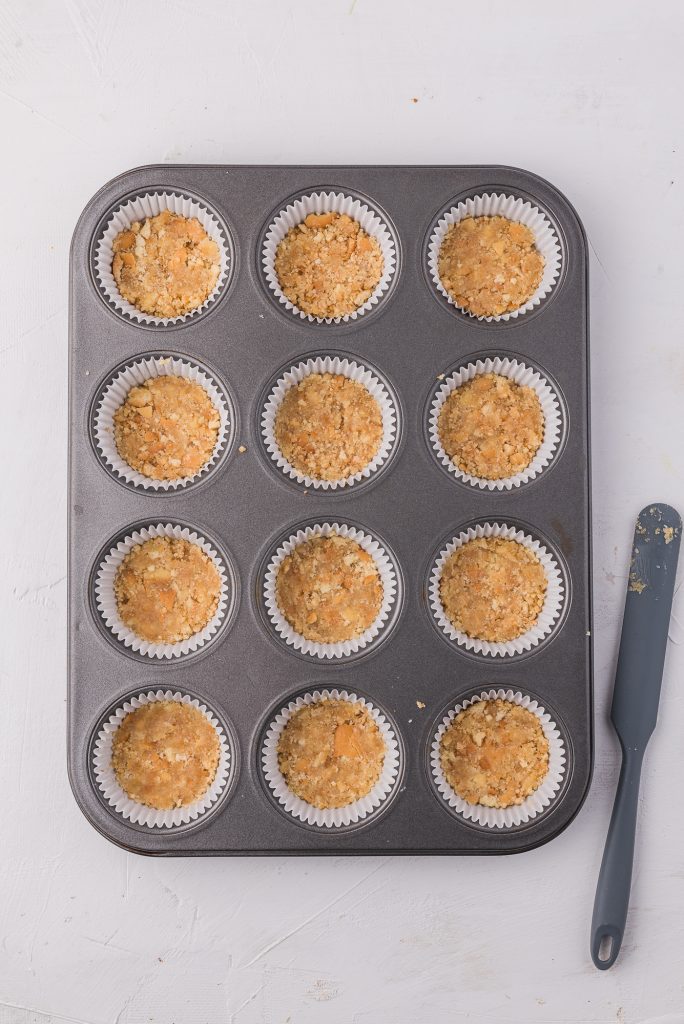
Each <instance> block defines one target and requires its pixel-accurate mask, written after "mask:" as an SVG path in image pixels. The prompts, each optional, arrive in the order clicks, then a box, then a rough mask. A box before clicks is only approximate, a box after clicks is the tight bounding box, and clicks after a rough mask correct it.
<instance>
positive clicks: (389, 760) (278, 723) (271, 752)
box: [260, 690, 401, 829]
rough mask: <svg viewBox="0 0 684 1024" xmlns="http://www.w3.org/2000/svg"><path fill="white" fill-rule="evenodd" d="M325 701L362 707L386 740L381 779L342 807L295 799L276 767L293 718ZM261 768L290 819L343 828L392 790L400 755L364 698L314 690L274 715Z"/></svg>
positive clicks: (371, 811)
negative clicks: (283, 739)
mask: <svg viewBox="0 0 684 1024" xmlns="http://www.w3.org/2000/svg"><path fill="white" fill-rule="evenodd" d="M324 700H346V701H350V702H352V703H360V704H363V706H364V708H365V709H366V710H367V711H368V713H369V714H370V716H371V718H372V719H373V721H374V722H375V724H376V725H377V727H378V729H379V730H380V732H381V734H382V737H383V739H384V741H385V760H384V763H383V767H382V771H381V773H380V778H379V779H378V781H377V782H376V783H375V785H374V786H373V788H372V789H371V791H370V792H369V793H367V794H366V796H364V797H361V798H360V799H359V800H355V801H354V802H353V803H350V804H347V805H346V806H345V807H328V808H325V809H322V808H319V807H314V805H313V804H310V803H307V802H306V801H305V800H302V799H301V797H298V796H296V795H295V794H294V793H293V792H292V790H291V789H290V788H289V787H288V785H287V783H286V781H285V779H284V778H283V775H282V772H281V771H280V768H279V766H278V742H279V740H280V736H281V735H282V732H283V729H284V728H285V726H286V725H287V723H288V721H289V720H290V718H291V717H292V715H293V714H294V713H295V712H296V711H298V710H299V709H300V708H303V707H305V706H306V705H307V704H315V703H318V702H320V701H324ZM260 761H261V767H262V770H263V773H264V778H265V779H266V782H267V783H268V787H269V790H270V792H271V795H272V796H273V797H274V798H275V799H276V800H277V802H278V803H279V804H280V805H281V806H282V807H283V808H284V810H286V811H287V812H288V814H291V815H292V817H293V818H296V819H297V820H298V821H301V822H304V823H305V824H307V825H312V826H315V827H318V828H323V829H335V828H343V827H345V826H349V825H355V824H358V823H359V822H361V821H364V820H365V819H367V818H368V817H370V816H371V815H373V814H375V813H376V812H377V811H378V809H379V808H380V807H381V806H382V805H383V804H384V802H385V800H386V799H387V797H388V796H389V795H390V793H391V792H392V790H393V789H394V788H395V786H396V783H397V781H398V778H399V771H400V766H401V753H400V748H399V743H398V742H397V738H396V736H395V734H394V730H393V729H392V727H391V725H390V723H389V722H388V721H387V719H386V718H385V716H384V715H383V714H382V713H381V712H380V711H378V709H377V708H375V707H373V705H372V704H370V703H369V702H368V701H367V700H364V698H363V697H358V696H357V695H356V694H355V693H348V692H347V691H346V690H314V691H313V692H312V693H306V694H304V695H303V696H300V697H297V698H295V699H294V700H291V701H290V702H289V703H288V704H287V705H286V706H285V707H283V708H282V709H281V710H280V711H279V712H278V714H277V715H276V716H275V718H274V719H273V721H272V722H271V723H270V725H269V726H268V729H267V730H266V735H265V738H264V741H263V744H262V748H261V753H260Z"/></svg>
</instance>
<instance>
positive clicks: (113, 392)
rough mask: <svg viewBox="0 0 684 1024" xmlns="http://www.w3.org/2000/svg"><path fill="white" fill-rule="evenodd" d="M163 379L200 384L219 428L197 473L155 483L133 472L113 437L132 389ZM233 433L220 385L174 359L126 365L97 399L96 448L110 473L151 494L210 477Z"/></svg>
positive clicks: (189, 364) (191, 365) (157, 358)
mask: <svg viewBox="0 0 684 1024" xmlns="http://www.w3.org/2000/svg"><path fill="white" fill-rule="evenodd" d="M164 376H168V377H183V378H184V379H185V380H188V381H192V382H193V383H195V384H200V385H201V386H202V387H203V388H204V390H205V391H206V392H207V394H208V395H209V398H210V399H211V401H212V403H213V405H214V406H215V408H216V411H217V413H218V415H219V419H220V424H219V428H218V436H217V438H216V444H215V445H214V450H213V452H212V454H211V456H210V458H209V459H208V460H207V462H206V463H205V464H204V465H203V466H202V468H201V469H200V470H199V471H198V472H197V473H195V474H193V475H192V476H185V477H177V478H176V479H171V480H154V479H152V478H150V477H147V476H144V475H143V474H142V473H139V472H138V471H137V470H135V469H133V467H132V466H129V464H128V463H127V462H126V461H125V459H123V458H122V457H121V455H119V452H118V450H117V447H116V440H115V433H114V415H115V413H116V412H117V410H118V409H120V408H121V406H122V405H123V404H124V402H125V401H126V398H127V396H128V393H129V391H130V390H131V389H132V388H134V387H137V386H138V385H140V384H144V383H145V381H148V380H152V379H154V378H156V377H164ZM233 429H234V424H233V422H232V414H231V410H230V407H229V404H228V399H227V397H226V395H225V392H224V391H223V389H222V388H221V386H220V385H219V384H218V382H217V381H216V380H214V379H213V378H212V377H210V376H209V374H208V373H207V372H206V371H205V370H203V369H202V368H201V367H200V366H197V365H196V364H195V363H192V362H190V361H189V360H186V359H179V358H177V357H175V356H150V357H148V358H143V359H139V360H136V361H135V362H131V363H127V364H126V365H125V366H123V367H122V368H121V369H120V370H118V371H116V372H115V374H114V376H113V378H111V379H110V380H109V381H108V382H107V384H106V385H105V386H104V388H103V389H102V390H101V392H100V394H99V396H98V398H97V399H96V402H95V410H94V415H93V423H92V433H93V439H94V442H95V448H96V450H97V453H98V455H99V456H100V457H101V458H102V459H103V460H104V463H105V465H106V467H107V469H108V470H109V471H110V472H111V473H113V474H114V475H115V476H117V477H118V478H119V479H120V480H122V481H123V482H124V483H126V484H128V485H130V486H131V487H141V488H144V489H145V490H146V491H152V492H154V491H161V492H167V491H174V490H177V489H180V488H183V487H187V486H188V485H190V484H193V483H196V482H197V481H198V480H200V479H202V478H203V477H205V476H207V475H208V474H209V473H210V472H211V470H212V469H213V468H214V467H215V466H216V464H217V462H218V461H219V459H220V458H221V456H222V455H223V454H224V452H225V451H226V450H227V449H228V447H229V445H230V441H231V438H232V433H233Z"/></svg>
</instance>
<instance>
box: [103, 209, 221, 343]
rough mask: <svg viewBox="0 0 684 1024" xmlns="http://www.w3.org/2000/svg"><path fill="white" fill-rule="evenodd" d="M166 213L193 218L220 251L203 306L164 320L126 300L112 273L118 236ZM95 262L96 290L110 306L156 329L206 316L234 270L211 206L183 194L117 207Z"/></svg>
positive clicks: (131, 318)
mask: <svg viewBox="0 0 684 1024" xmlns="http://www.w3.org/2000/svg"><path fill="white" fill-rule="evenodd" d="M164 210H169V211H170V212H171V213H176V214H178V215H179V216H181V217H186V218H188V219H189V218H193V217H194V218H195V219H196V220H198V221H199V222H200V224H201V225H202V227H203V228H204V230H205V231H206V233H207V234H208V235H209V237H210V238H211V239H213V241H214V242H216V244H217V245H218V247H219V251H220V259H221V262H220V270H219V276H218V280H217V282H216V285H215V287H214V290H213V291H212V293H211V295H209V296H208V298H207V299H205V301H204V302H203V303H202V305H201V306H199V307H198V308H197V309H193V310H190V311H189V312H188V313H185V314H184V315H183V316H176V317H161V316H153V315H152V314H151V313H144V312H143V311H142V310H140V309H138V308H137V307H136V306H133V305H132V304H131V303H130V302H128V301H127V300H126V299H124V297H123V295H122V294H121V292H120V291H119V288H118V285H117V283H116V281H115V280H114V275H113V273H112V261H113V259H114V250H113V245H114V240H115V239H116V237H117V235H119V234H120V233H121V232H122V231H125V230H126V229H127V228H130V226H131V224H133V223H134V222H135V221H141V220H145V218H146V217H156V216H157V215H158V214H160V213H162V211H164ZM93 262H94V272H95V281H96V284H97V288H98V291H99V292H100V294H101V295H102V297H103V298H104V299H105V301H106V302H107V304H108V305H109V306H111V307H112V308H113V309H115V310H116V312H117V313H119V314H120V315H121V316H123V317H125V318H126V319H128V320H132V321H133V322H134V323H138V324H144V325H147V326H153V327H168V326H170V325H173V324H181V323H185V322H186V321H188V320H191V319H196V318H197V317H198V316H200V315H201V314H202V313H204V312H206V311H207V310H208V309H209V308H210V307H211V306H212V305H213V304H214V303H215V302H216V300H217V298H218V296H219V294H220V293H221V291H222V290H223V289H224V288H225V286H226V284H227V282H228V279H229V276H230V272H231V266H232V259H231V246H230V241H229V237H228V232H227V229H226V228H225V227H224V226H223V225H222V224H221V222H220V221H219V219H218V217H217V216H216V214H214V213H212V211H211V210H210V209H209V207H208V206H206V205H205V204H204V203H203V202H201V201H200V200H198V199H195V198H194V197H192V196H189V195H187V194H185V193H181V192H144V193H141V194H140V195H137V196H134V197H133V198H132V199H127V200H126V201H125V202H123V203H121V204H120V205H119V206H117V207H115V208H114V209H113V210H112V212H111V213H110V214H109V215H108V216H107V218H106V223H105V227H104V229H103V230H102V233H101V234H100V236H99V237H98V239H97V241H96V243H95V251H94V258H93Z"/></svg>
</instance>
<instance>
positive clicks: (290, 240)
mask: <svg viewBox="0 0 684 1024" xmlns="http://www.w3.org/2000/svg"><path fill="white" fill-rule="evenodd" d="M383 268H384V258H383V255H382V251H381V249H380V244H379V242H378V240H377V239H376V238H373V237H372V236H371V235H369V234H368V233H367V232H366V231H364V230H363V228H362V227H361V225H360V224H359V223H358V221H356V220H354V219H353V218H352V217H348V216H347V214H345V213H310V214H309V215H308V217H306V218H305V219H304V220H303V221H302V222H301V223H300V224H297V225H295V227H293V228H291V229H290V230H289V231H288V233H287V234H286V235H285V237H284V238H283V240H282V241H281V242H280V244H279V245H278V248H277V250H276V255H275V272H276V275H277V277H278V283H279V285H280V288H281V290H282V292H283V295H284V296H285V297H286V298H287V299H289V301H290V302H291V303H292V304H293V306H296V307H297V309H300V310H302V312H304V313H308V314H309V315H311V316H316V317H320V318H321V319H327V318H333V319H334V318H337V317H341V316H347V315H348V314H349V313H353V312H354V311H355V310H357V309H359V308H360V307H361V306H363V304H364V303H365V302H367V301H368V300H369V299H370V297H371V295H372V294H373V292H374V291H375V289H376V288H377V286H378V284H379V283H380V280H381V278H382V274H383Z"/></svg>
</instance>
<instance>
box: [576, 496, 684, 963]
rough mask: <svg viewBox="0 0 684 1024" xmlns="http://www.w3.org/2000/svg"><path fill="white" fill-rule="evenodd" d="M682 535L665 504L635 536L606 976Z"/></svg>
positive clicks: (597, 918) (643, 515)
mask: <svg viewBox="0 0 684 1024" xmlns="http://www.w3.org/2000/svg"><path fill="white" fill-rule="evenodd" d="M681 533H682V520H681V518H680V516H679V513H678V512H676V511H675V510H674V509H673V508H670V506H669V505H659V504H654V505H648V506H647V507H646V508H644V509H642V511H641V512H640V513H639V516H638V518H637V522H636V529H635V531H634V547H633V549H632V561H631V564H630V570H629V583H628V586H627V599H626V601H625V615H624V618H623V621H622V636H621V639H620V653H619V656H618V664H617V671H616V673H615V689H614V691H613V704H612V708H611V713H610V717H611V719H612V722H613V725H614V726H615V731H616V732H617V734H618V737H619V739H620V746H621V747H622V766H621V768H620V779H619V781H618V788H617V793H616V794H615V804H614V806H613V814H612V816H611V819H610V826H609V828H608V836H607V838H606V848H605V850H604V853H603V861H602V862H601V871H600V873H599V879H598V886H597V889H596V898H595V900H594V915H593V918H592V922H591V957H592V960H593V961H594V963H595V965H596V966H597V967H598V968H599V970H607V968H609V967H612V965H613V964H614V963H615V961H616V960H617V956H618V953H619V952H620V946H621V945H622V937H623V935H624V930H625V921H626V919H627V907H628V905H629V890H630V886H631V882H632V863H633V860H634V835H635V829H636V817H637V802H638V797H639V780H640V778H641V765H642V761H643V757H644V752H645V750H646V746H647V744H648V741H649V739H650V736H651V733H652V732H653V730H654V728H655V724H656V720H657V717H658V703H659V701H660V684H661V682H662V678H663V665H664V663H665V648H666V645H667V633H668V627H669V624H670V612H671V610H672V597H673V594H674V586H675V576H676V573H677V560H678V558H679V545H680V540H681Z"/></svg>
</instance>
